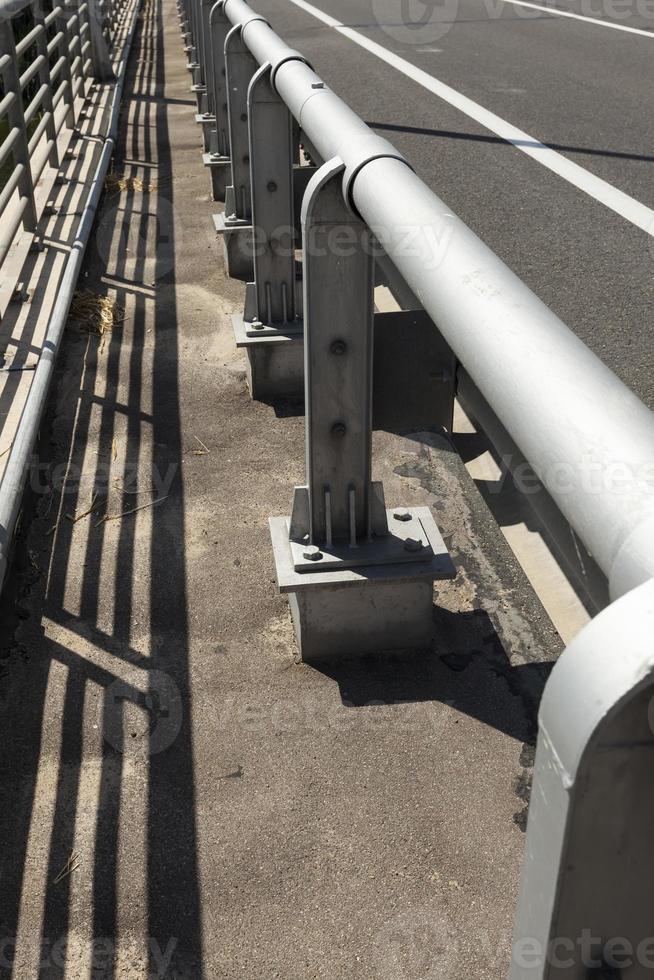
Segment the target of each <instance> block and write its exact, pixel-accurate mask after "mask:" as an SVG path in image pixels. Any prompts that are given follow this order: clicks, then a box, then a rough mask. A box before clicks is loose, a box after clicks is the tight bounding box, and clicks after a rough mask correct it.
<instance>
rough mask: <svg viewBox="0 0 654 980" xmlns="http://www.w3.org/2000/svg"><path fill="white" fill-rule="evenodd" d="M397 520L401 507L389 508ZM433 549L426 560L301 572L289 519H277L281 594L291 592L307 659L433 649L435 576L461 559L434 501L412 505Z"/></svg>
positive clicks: (274, 532)
mask: <svg viewBox="0 0 654 980" xmlns="http://www.w3.org/2000/svg"><path fill="white" fill-rule="evenodd" d="M387 513H388V516H389V522H390V521H392V514H393V511H388V512H387ZM410 514H411V515H412V516H413V517H416V518H418V519H419V520H420V522H421V524H422V527H423V529H424V532H425V534H426V535H427V537H428V539H429V543H430V545H431V548H432V555H431V557H430V558H428V559H427V560H426V561H424V562H421V561H412V562H407V563H398V564H395V565H365V566H360V567H355V568H347V569H339V570H333V571H323V572H321V571H315V572H314V571H310V572H296V571H295V569H294V567H293V561H292V557H291V549H290V544H289V518H287V517H273V518H271V519H270V534H271V538H272V544H273V552H274V556H275V567H276V571H277V581H278V584H279V589H280V592H284V593H288V597H289V604H290V608H291V615H292V617H293V623H294V625H295V637H296V640H297V645H298V650H299V653H300V658H301V659H302V660H304V661H324V660H329V659H333V658H338V657H346V656H352V655H359V654H366V653H380V652H382V651H387V650H396V651H397V650H406V649H416V648H417V649H420V648H427V647H429V646H430V644H431V642H432V632H433V582H434V580H435V579H445V578H453V577H454V575H455V569H454V565H453V564H452V560H451V558H450V556H449V553H448V551H447V548H446V546H445V543H444V542H443V539H442V537H441V534H440V532H439V530H438V528H437V527H436V524H435V522H434V519H433V517H432V516H431V511H430V509H429V508H428V507H415V508H411V510H410Z"/></svg>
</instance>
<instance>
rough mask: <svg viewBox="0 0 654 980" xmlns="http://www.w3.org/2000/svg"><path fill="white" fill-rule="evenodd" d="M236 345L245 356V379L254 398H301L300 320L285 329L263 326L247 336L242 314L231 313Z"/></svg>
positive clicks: (302, 381)
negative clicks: (296, 325) (282, 331)
mask: <svg viewBox="0 0 654 980" xmlns="http://www.w3.org/2000/svg"><path fill="white" fill-rule="evenodd" d="M232 324H233V327H234V337H235V340H236V346H237V347H243V348H244V350H245V353H246V356H247V366H246V370H247V382H248V388H249V389H250V394H251V396H252V398H253V399H255V400H257V401H267V400H274V399H276V398H301V397H302V396H303V394H304V343H303V336H302V325H301V323H300V324H299V325H298V327H297V328H296V329H295V330H292V329H290V328H289V330H288V332H285V333H281V332H280V331H277V330H274V331H273V330H267V331H265V332H262V334H261V335H260V336H248V332H247V327H248V324H246V323H245V321H244V320H243V317H242V316H238V315H235V316H233V317H232Z"/></svg>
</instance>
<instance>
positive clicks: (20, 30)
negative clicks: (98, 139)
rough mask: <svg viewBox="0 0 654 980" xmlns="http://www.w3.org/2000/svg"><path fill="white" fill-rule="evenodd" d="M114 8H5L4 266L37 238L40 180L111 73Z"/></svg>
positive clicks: (71, 2)
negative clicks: (93, 90)
mask: <svg viewBox="0 0 654 980" xmlns="http://www.w3.org/2000/svg"><path fill="white" fill-rule="evenodd" d="M116 6H117V5H116V4H114V3H109V4H100V5H95V6H94V2H93V0H89V2H78V0H62V2H61V3H60V4H57V5H56V6H54V7H52V8H51V9H50V5H48V10H47V12H46V9H45V8H44V5H43V3H42V2H41V0H29V2H16V0H2V2H1V3H0V78H1V80H2V82H1V84H2V88H1V98H0V135H1V136H2V142H1V143H0V227H1V228H2V231H1V232H0V266H1V265H2V262H3V261H4V259H5V257H6V255H7V253H8V252H9V251H10V249H11V247H12V245H13V243H14V241H15V238H16V235H17V234H18V233H20V232H25V233H26V234H27V235H29V236H34V235H35V234H36V231H37V227H38V224H39V220H40V218H41V216H42V214H43V212H44V210H45V209H46V208H47V205H48V202H47V200H45V199H44V198H43V196H38V195H37V193H36V189H37V187H38V186H39V182H40V181H41V178H42V176H43V173H44V171H45V169H46V167H50V168H53V170H54V171H56V170H58V168H59V163H60V159H61V156H62V153H64V152H65V148H66V146H67V141H68V139H69V138H70V132H71V131H72V130H74V127H75V123H76V118H77V112H78V111H79V108H80V104H81V99H83V97H84V96H85V95H86V94H87V90H88V86H89V85H90V84H91V82H92V80H93V79H94V78H107V77H108V76H109V74H110V72H111V61H110V58H109V49H110V46H111V44H112V40H113V35H114V31H115V28H116V15H117V11H116V9H115V8H116ZM62 130H63V133H62ZM66 131H67V132H66Z"/></svg>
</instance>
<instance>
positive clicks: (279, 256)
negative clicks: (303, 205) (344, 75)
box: [246, 65, 295, 329]
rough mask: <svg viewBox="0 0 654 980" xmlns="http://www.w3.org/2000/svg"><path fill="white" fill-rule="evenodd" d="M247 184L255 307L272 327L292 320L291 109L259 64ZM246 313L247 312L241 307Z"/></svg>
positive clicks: (251, 101) (251, 94) (252, 92)
mask: <svg viewBox="0 0 654 980" xmlns="http://www.w3.org/2000/svg"><path fill="white" fill-rule="evenodd" d="M248 116H249V121H250V125H249V146H250V186H251V194H252V225H253V228H254V245H255V248H254V290H253V292H254V297H253V298H254V309H253V310H252V313H253V315H254V316H255V317H256V318H257V320H258V321H259V323H260V324H262V325H264V324H265V326H266V327H268V328H269V329H274V328H275V327H279V326H281V327H287V326H288V325H289V324H293V323H294V321H295V242H294V238H295V236H294V230H293V147H292V127H291V114H290V112H289V111H288V109H287V108H286V106H285V105H284V103H283V102H282V100H281V99H280V97H279V96H278V95H277V93H276V92H275V90H274V88H273V87H272V85H271V81H270V65H263V66H262V67H261V68H260V69H259V71H258V72H257V73H256V75H255V76H254V78H253V79H252V82H251V83H250V88H249V90H248ZM246 319H247V313H246Z"/></svg>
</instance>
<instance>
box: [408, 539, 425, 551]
mask: <svg viewBox="0 0 654 980" xmlns="http://www.w3.org/2000/svg"><path fill="white" fill-rule="evenodd" d="M404 550H405V551H422V541H421V540H420V539H419V538H407V539H406V541H405V542H404Z"/></svg>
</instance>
